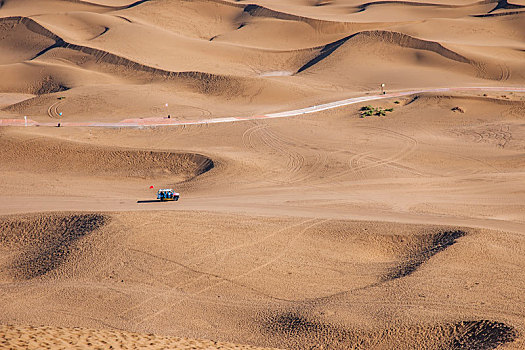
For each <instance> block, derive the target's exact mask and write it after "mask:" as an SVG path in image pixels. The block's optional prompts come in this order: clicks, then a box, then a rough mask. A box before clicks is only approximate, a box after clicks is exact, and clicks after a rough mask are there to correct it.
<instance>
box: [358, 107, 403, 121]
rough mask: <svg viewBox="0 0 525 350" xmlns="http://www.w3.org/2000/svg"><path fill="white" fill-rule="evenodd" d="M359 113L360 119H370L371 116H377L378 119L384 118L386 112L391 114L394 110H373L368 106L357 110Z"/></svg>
mask: <svg viewBox="0 0 525 350" xmlns="http://www.w3.org/2000/svg"><path fill="white" fill-rule="evenodd" d="M359 110H360V111H361V114H360V117H361V118H364V117H371V116H373V115H377V116H379V117H384V116H386V112H393V111H394V109H393V108H386V109H384V108H381V107H379V108H374V107H372V106H370V105H368V106H363V107H361V108H360V109H359Z"/></svg>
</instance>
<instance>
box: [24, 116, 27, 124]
mask: <svg viewBox="0 0 525 350" xmlns="http://www.w3.org/2000/svg"><path fill="white" fill-rule="evenodd" d="M24 124H25V126H27V115H24Z"/></svg>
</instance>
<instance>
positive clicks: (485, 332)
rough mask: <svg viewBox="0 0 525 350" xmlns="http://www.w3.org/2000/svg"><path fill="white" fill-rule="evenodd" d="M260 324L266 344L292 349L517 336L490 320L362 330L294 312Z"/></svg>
mask: <svg viewBox="0 0 525 350" xmlns="http://www.w3.org/2000/svg"><path fill="white" fill-rule="evenodd" d="M261 326H262V328H263V331H264V332H265V333H267V334H270V335H271V336H272V338H270V339H271V340H270V341H269V344H268V345H271V346H280V347H288V348H293V349H312V348H319V349H320V348H323V349H324V348H328V349H370V348H374V349H375V348H381V349H416V348H417V349H444V350H452V349H454V350H457V349H495V348H497V347H498V346H500V345H502V344H505V343H509V342H513V341H514V340H515V339H516V338H517V336H518V334H517V331H516V330H515V329H514V328H513V327H512V326H509V325H507V324H505V323H502V322H497V321H492V320H468V321H458V322H455V323H444V324H416V325H409V326H398V327H394V328H388V329H382V330H381V329H377V330H363V329H357V328H356V329H351V328H350V329H347V328H345V327H342V326H339V325H334V324H331V323H326V322H324V321H321V320H316V319H311V318H308V317H306V316H303V315H301V314H299V313H295V312H284V313H282V314H277V315H274V316H270V317H268V318H266V319H265V320H263V321H262V325H261Z"/></svg>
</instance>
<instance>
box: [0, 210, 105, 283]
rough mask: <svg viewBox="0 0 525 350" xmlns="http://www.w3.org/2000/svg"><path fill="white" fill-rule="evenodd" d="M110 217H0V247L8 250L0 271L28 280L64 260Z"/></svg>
mask: <svg viewBox="0 0 525 350" xmlns="http://www.w3.org/2000/svg"><path fill="white" fill-rule="evenodd" d="M108 221H109V217H107V216H105V215H102V214H37V215H27V216H8V217H3V218H0V247H2V248H3V249H5V250H7V251H8V252H9V256H10V257H11V258H10V259H8V262H7V263H6V264H4V265H3V266H0V275H4V276H5V275H7V276H8V277H9V278H10V279H15V280H27V279H31V278H35V277H39V276H42V275H45V274H46V273H48V272H50V271H52V270H55V269H56V268H58V267H59V266H60V265H61V264H63V263H64V262H65V261H66V260H67V258H68V256H69V255H70V253H71V252H72V250H74V249H75V246H76V242H77V241H78V240H79V239H81V238H82V237H84V236H86V235H88V234H90V233H92V232H94V231H96V230H98V229H100V228H101V227H102V226H104V225H105V224H106V223H107V222H108Z"/></svg>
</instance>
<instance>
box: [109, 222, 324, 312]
mask: <svg viewBox="0 0 525 350" xmlns="http://www.w3.org/2000/svg"><path fill="white" fill-rule="evenodd" d="M314 220H316V219H308V220H304V221H301V222H299V223H296V224H292V225H289V226H287V227H284V228H282V229H280V230H276V231H275V232H273V233H270V234H268V235H266V236H264V237H261V238H259V239H258V240H255V241H252V242H246V243H241V244H238V245H236V246H233V247H229V248H224V249H221V250H218V251H215V252H212V253H209V254H206V255H202V256H198V257H195V258H193V259H190V260H189V261H188V262H187V263H185V264H182V263H179V262H175V261H171V260H169V259H166V258H163V257H159V256H153V257H156V258H158V259H161V260H163V261H165V260H168V262H171V263H174V264H176V265H177V266H178V267H177V268H176V269H173V270H171V271H169V272H167V273H166V274H164V276H165V277H166V276H169V275H170V274H172V273H175V272H177V271H180V270H181V269H187V270H190V271H192V272H195V273H199V274H200V276H199V277H197V278H195V279H193V280H191V281H188V282H185V283H180V284H178V285H176V286H173V287H171V288H170V293H172V292H173V291H175V290H178V289H180V288H181V287H183V286H186V287H187V286H189V285H191V284H194V283H196V282H199V281H200V280H201V279H203V278H204V277H206V276H212V277H216V278H219V279H221V280H222V282H231V283H234V282H233V279H231V278H230V279H228V278H223V277H222V276H220V275H218V274H212V273H207V272H204V271H200V270H197V269H195V268H194V267H193V266H194V265H197V264H200V263H202V262H205V261H206V259H207V258H210V257H212V256H217V255H220V254H227V253H231V252H233V251H236V250H239V249H242V248H247V247H250V246H254V245H258V244H261V243H263V242H265V241H267V240H269V239H270V238H272V237H275V236H277V235H278V234H280V233H283V232H285V231H288V230H291V229H294V228H296V227H299V226H302V225H305V224H308V223H310V222H312V221H314ZM142 253H144V254H147V255H149V256H152V255H151V254H149V253H147V252H142ZM243 287H245V288H248V287H246V286H243ZM252 290H253V291H256V290H254V289H252ZM256 292H257V291H256ZM259 293H260V292H259ZM179 294H180V293H179ZM260 294H262V293H260ZM164 295H165V292H163V293H162V294H160V293H159V294H157V295H154V296H152V297H150V298H148V299H145V300H143V301H142V302H141V303H139V304H137V305H134V306H133V307H131V308H129V309H126V310H124V311H122V312H121V313H120V314H119V315H118V316H119V317H123V316H125V315H126V314H128V313H130V312H132V311H134V310H136V309H139V308H140V307H141V306H143V305H145V304H146V303H148V302H150V301H151V300H154V299H156V298H159V297H162V296H164ZM137 317H139V316H137ZM140 317H141V316H140Z"/></svg>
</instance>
